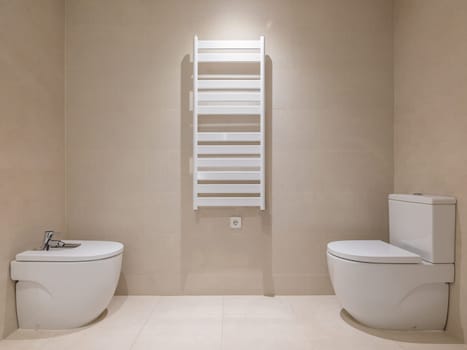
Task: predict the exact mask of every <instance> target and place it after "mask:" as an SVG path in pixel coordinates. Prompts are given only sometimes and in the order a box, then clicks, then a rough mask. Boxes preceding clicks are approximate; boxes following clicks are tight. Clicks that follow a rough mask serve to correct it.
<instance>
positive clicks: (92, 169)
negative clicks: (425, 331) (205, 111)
mask: <svg viewBox="0 0 467 350" xmlns="http://www.w3.org/2000/svg"><path fill="white" fill-rule="evenodd" d="M194 34H198V35H199V37H200V38H204V39H213V38H226V39H228V38H246V39H251V38H256V37H258V36H259V35H261V34H264V35H265V36H266V45H267V49H266V51H267V55H268V56H269V57H268V72H269V73H268V77H267V78H268V85H269V86H268V95H269V96H270V98H269V100H268V103H269V107H268V123H269V124H268V129H269V132H268V153H269V154H268V173H267V178H268V181H269V184H268V210H267V211H266V212H264V213H261V212H259V211H257V210H255V209H240V208H234V209H209V210H207V209H202V210H199V211H198V212H193V211H192V209H191V207H192V203H191V193H192V190H191V177H190V174H189V158H190V156H191V144H192V141H191V133H192V130H191V114H190V111H189V109H188V94H189V90H190V87H191V80H190V76H191V70H192V66H191V63H190V55H191V52H192V38H193V35H194ZM66 35H67V61H66V67H67V70H66V72H67V93H66V98H67V113H66V114H67V115H66V118H67V123H66V124H67V158H68V161H67V174H68V175H67V188H68V194H69V196H68V231H69V233H70V235H71V236H73V237H74V238H89V239H111V240H118V241H121V242H123V243H124V244H125V246H126V251H125V255H124V264H123V273H122V278H121V283H120V285H119V288H118V292H119V293H130V294H183V293H187V294H200V293H202V294H206V293H208V294H217V293H228V294H233V293H248V294H252V293H330V292H331V287H330V283H329V279H328V273H327V267H326V262H325V245H326V243H327V242H328V241H331V240H336V239H354V238H371V239H378V238H381V239H384V238H387V214H386V211H387V204H386V196H387V194H388V193H389V192H391V191H392V187H393V161H392V159H393V83H392V80H393V69H392V57H393V53H392V45H393V37H392V1H389V0H355V1H347V0H303V1H298V0H291V1H279V0H238V1H230V0H194V1H188V0H186V1H181V0H165V1H130V0H99V1H96V0H73V1H68V2H67V29H66ZM231 215H241V216H242V217H243V219H244V228H243V229H242V230H241V231H232V230H230V229H229V228H228V217H229V216H231Z"/></svg>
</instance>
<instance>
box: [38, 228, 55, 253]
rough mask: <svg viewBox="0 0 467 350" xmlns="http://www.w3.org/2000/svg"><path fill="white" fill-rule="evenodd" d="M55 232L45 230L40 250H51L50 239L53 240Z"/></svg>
mask: <svg viewBox="0 0 467 350" xmlns="http://www.w3.org/2000/svg"><path fill="white" fill-rule="evenodd" d="M54 234H55V232H54V231H44V240H43V242H42V245H41V248H40V250H49V248H50V241H52V238H53V236H54Z"/></svg>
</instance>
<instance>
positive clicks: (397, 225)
mask: <svg viewBox="0 0 467 350" xmlns="http://www.w3.org/2000/svg"><path fill="white" fill-rule="evenodd" d="M455 216H456V199H455V198H454V197H447V196H434V195H418V194H390V195H389V241H390V243H391V244H394V245H396V246H398V247H400V248H403V249H406V250H409V251H411V252H413V253H416V254H418V255H420V256H421V257H422V258H423V260H426V261H428V262H431V263H454V244H455V238H454V237H455V225H456V223H455Z"/></svg>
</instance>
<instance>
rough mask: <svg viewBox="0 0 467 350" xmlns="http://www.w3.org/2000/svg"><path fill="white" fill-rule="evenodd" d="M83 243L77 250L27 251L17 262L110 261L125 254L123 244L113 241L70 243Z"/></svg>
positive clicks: (17, 258)
mask: <svg viewBox="0 0 467 350" xmlns="http://www.w3.org/2000/svg"><path fill="white" fill-rule="evenodd" d="M64 242H66V243H81V245H80V246H79V247H76V248H51V249H50V250H27V251H25V252H22V253H19V254H17V255H16V261H40V262H79V261H94V260H102V259H108V258H111V257H113V256H116V255H119V254H121V253H122V252H123V244H122V243H120V242H111V241H69V240H64Z"/></svg>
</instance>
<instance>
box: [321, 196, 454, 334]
mask: <svg viewBox="0 0 467 350" xmlns="http://www.w3.org/2000/svg"><path fill="white" fill-rule="evenodd" d="M455 206H456V199H455V198H453V197H445V196H429V195H404V194H391V195H389V241H390V243H389V244H388V243H385V242H383V241H336V242H331V243H329V244H328V248H327V260H328V268H329V273H330V277H331V282H332V285H333V287H334V291H335V293H336V296H337V298H338V299H339V301H340V303H341V305H342V307H343V308H344V309H345V310H347V312H348V313H349V314H351V315H352V316H353V317H354V318H355V319H356V320H358V321H360V322H361V323H363V324H365V325H367V326H370V327H374V328H384V329H399V330H408V329H423V330H442V329H444V327H445V325H446V318H447V312H448V301H449V284H448V283H452V282H453V281H454V237H455Z"/></svg>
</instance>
